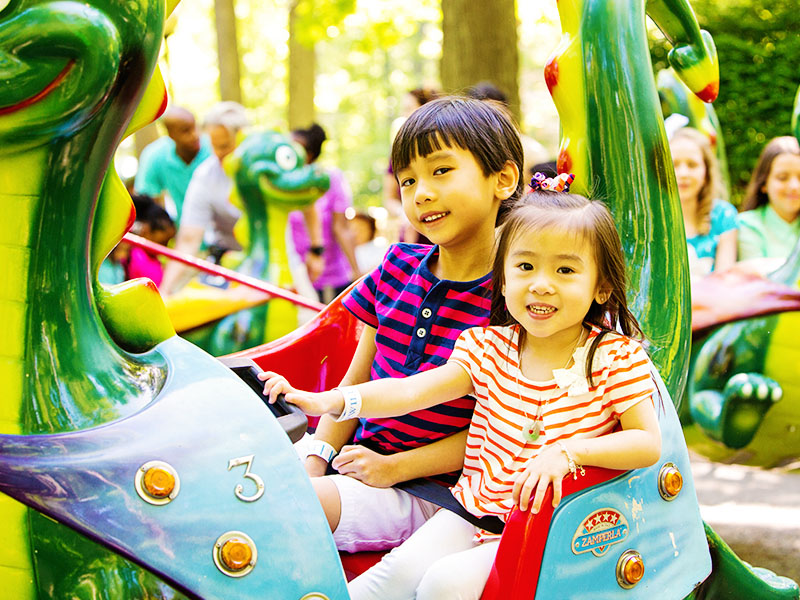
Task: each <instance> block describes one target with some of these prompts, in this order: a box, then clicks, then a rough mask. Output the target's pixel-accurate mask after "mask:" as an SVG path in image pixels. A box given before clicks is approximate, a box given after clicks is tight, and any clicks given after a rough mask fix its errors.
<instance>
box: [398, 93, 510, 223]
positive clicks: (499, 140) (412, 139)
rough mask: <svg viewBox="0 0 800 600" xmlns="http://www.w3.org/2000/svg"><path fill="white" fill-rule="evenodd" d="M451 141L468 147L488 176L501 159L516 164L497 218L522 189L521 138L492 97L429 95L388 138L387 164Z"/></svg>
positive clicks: (407, 161) (401, 162) (408, 160)
mask: <svg viewBox="0 0 800 600" xmlns="http://www.w3.org/2000/svg"><path fill="white" fill-rule="evenodd" d="M445 146H457V147H459V148H462V149H464V150H467V151H469V152H470V153H471V154H472V155H473V156H474V157H475V160H476V161H477V163H478V164H479V165H480V167H481V169H482V171H483V174H484V175H485V176H486V177H488V176H489V175H491V174H492V173H499V172H500V171H501V170H502V168H503V167H504V166H505V164H506V162H508V161H512V162H513V163H515V164H516V165H517V169H518V170H519V173H520V178H519V180H518V181H517V189H516V191H515V192H514V193H513V194H512V195H511V196H510V197H509V198H508V199H507V200H504V201H503V202H502V203H501V204H500V210H499V211H498V213H497V222H498V223H499V222H500V221H501V219H502V216H503V215H504V214H505V212H506V211H507V207H508V206H509V205H510V204H512V203H513V202H514V201H516V200H517V199H518V198H519V197H520V196H521V195H522V191H523V182H522V173H523V171H522V161H523V159H522V143H521V142H520V139H519V132H518V131H517V128H516V127H515V126H514V123H513V122H512V120H511V118H510V117H509V115H508V112H507V110H506V109H505V108H504V107H502V105H500V104H497V103H495V102H492V101H483V100H475V99H474V98H464V97H460V96H445V97H443V98H438V99H436V100H432V101H431V102H428V103H427V104H425V105H423V106H421V107H419V108H418V109H417V110H415V111H414V112H413V113H412V114H411V116H410V117H408V119H406V121H405V123H403V125H402V127H400V131H398V132H397V136H396V137H395V138H394V143H393V144H392V168H393V170H394V172H395V177H396V176H397V175H396V174H397V172H398V171H401V170H402V169H405V168H406V167H408V165H409V164H410V163H411V161H412V160H413V159H414V158H415V157H417V156H427V155H428V154H430V153H432V152H435V151H437V150H441V149H442V148H443V147H445Z"/></svg>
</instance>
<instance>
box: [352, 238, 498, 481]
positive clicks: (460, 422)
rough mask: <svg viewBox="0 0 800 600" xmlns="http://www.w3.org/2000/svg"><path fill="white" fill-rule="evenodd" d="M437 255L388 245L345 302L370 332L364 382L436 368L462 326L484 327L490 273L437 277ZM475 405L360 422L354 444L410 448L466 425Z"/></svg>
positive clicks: (459, 403)
mask: <svg viewBox="0 0 800 600" xmlns="http://www.w3.org/2000/svg"><path fill="white" fill-rule="evenodd" d="M438 254H439V247H438V246H432V247H431V246H423V245H419V244H395V245H393V246H392V247H391V248H389V250H388V252H387V253H386V257H385V258H384V259H383V263H382V264H381V265H380V266H379V267H377V268H376V269H375V270H374V271H373V272H372V273H370V274H369V275H367V277H365V278H364V280H363V281H361V283H359V284H358V285H357V286H356V287H355V288H354V289H353V290H352V291H351V292H350V294H349V295H348V296H347V297H346V298H345V299H344V302H343V303H344V306H345V307H346V308H347V309H348V310H349V311H350V312H351V313H353V315H355V316H356V317H357V318H358V319H360V320H361V321H363V322H364V323H366V324H367V325H369V326H370V327H374V328H375V329H376V330H377V331H376V334H375V346H376V349H377V351H376V353H375V359H374V361H373V363H372V369H371V372H370V379H383V378H386V377H395V378H398V377H407V376H409V375H413V374H414V373H418V372H420V371H427V370H429V369H433V368H434V367H438V366H440V365H443V364H445V363H446V362H447V360H448V358H450V354H451V352H452V351H453V346H454V345H455V342H456V340H457V339H458V336H459V335H460V334H461V332H462V331H464V330H465V329H468V328H470V327H476V326H486V325H488V324H489V310H490V306H491V295H492V294H491V275H490V274H489V273H487V274H486V275H484V276H483V277H481V278H480V279H476V280H474V281H448V280H444V281H443V280H440V279H438V278H437V277H436V276H435V275H434V274H433V273H431V271H430V269H429V267H428V265H429V263H430V262H431V260H432V259H435V258H436V257H437V256H438ZM397 385H403V382H402V381H398V382H397ZM474 407H475V400H474V399H473V398H471V397H465V398H459V399H457V400H452V401H450V402H445V403H443V404H439V405H437V406H433V407H431V408H426V409H423V410H417V411H414V412H412V413H409V414H407V415H404V416H401V417H392V418H381V419H360V423H359V426H358V429H357V430H356V434H355V441H356V443H360V444H364V445H365V446H366V447H368V448H371V449H372V450H375V451H376V452H380V453H382V454H391V453H394V452H402V451H405V450H410V449H412V448H417V447H419V446H424V445H425V444H430V443H431V442H434V441H436V440H439V439H442V438H445V437H447V436H449V435H452V434H453V433H456V432H458V431H462V430H464V429H466V428H467V427H469V424H470V419H471V418H472V411H473V409H474ZM445 479H450V478H445ZM454 481H455V479H452V480H451V483H452V482H454Z"/></svg>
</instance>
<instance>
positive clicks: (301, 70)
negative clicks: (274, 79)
mask: <svg viewBox="0 0 800 600" xmlns="http://www.w3.org/2000/svg"><path fill="white" fill-rule="evenodd" d="M301 1H303V0H297V1H295V2H292V6H291V8H290V9H289V83H288V87H289V89H288V92H289V115H288V117H289V129H290V130H293V129H297V128H301V127H308V126H309V125H311V123H313V122H314V115H315V111H314V78H315V75H316V62H317V61H316V57H315V55H314V47H313V46H308V45H306V44H304V43H303V42H302V41H301V40H300V39H299V36H298V34H297V16H296V13H295V11H296V9H297V5H298V4H299V3H300V2H301Z"/></svg>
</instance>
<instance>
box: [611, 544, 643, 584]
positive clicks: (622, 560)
mask: <svg viewBox="0 0 800 600" xmlns="http://www.w3.org/2000/svg"><path fill="white" fill-rule="evenodd" d="M643 578H644V560H642V555H641V554H639V553H638V552H637V551H636V550H625V552H623V553H622V556H620V557H619V560H618V561H617V583H618V584H619V585H620V587H622V588H625V589H626V590H629V589H631V588H632V587H633V586H635V585H636V584H637V583H639V582H640V581H641V580H642V579H643Z"/></svg>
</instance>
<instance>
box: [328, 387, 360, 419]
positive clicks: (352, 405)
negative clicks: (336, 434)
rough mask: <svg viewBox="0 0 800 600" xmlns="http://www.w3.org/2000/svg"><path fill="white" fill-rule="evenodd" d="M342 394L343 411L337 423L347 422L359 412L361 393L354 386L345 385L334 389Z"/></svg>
mask: <svg viewBox="0 0 800 600" xmlns="http://www.w3.org/2000/svg"><path fill="white" fill-rule="evenodd" d="M334 389H337V390H339V391H340V392H342V396H344V409H343V410H342V414H341V415H339V418H338V419H336V421H337V422H341V421H347V420H348V419H355V418H356V417H357V416H358V415H359V413H360V412H361V392H359V391H358V388H356V386H354V385H347V386H344V387H337V388H334Z"/></svg>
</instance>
